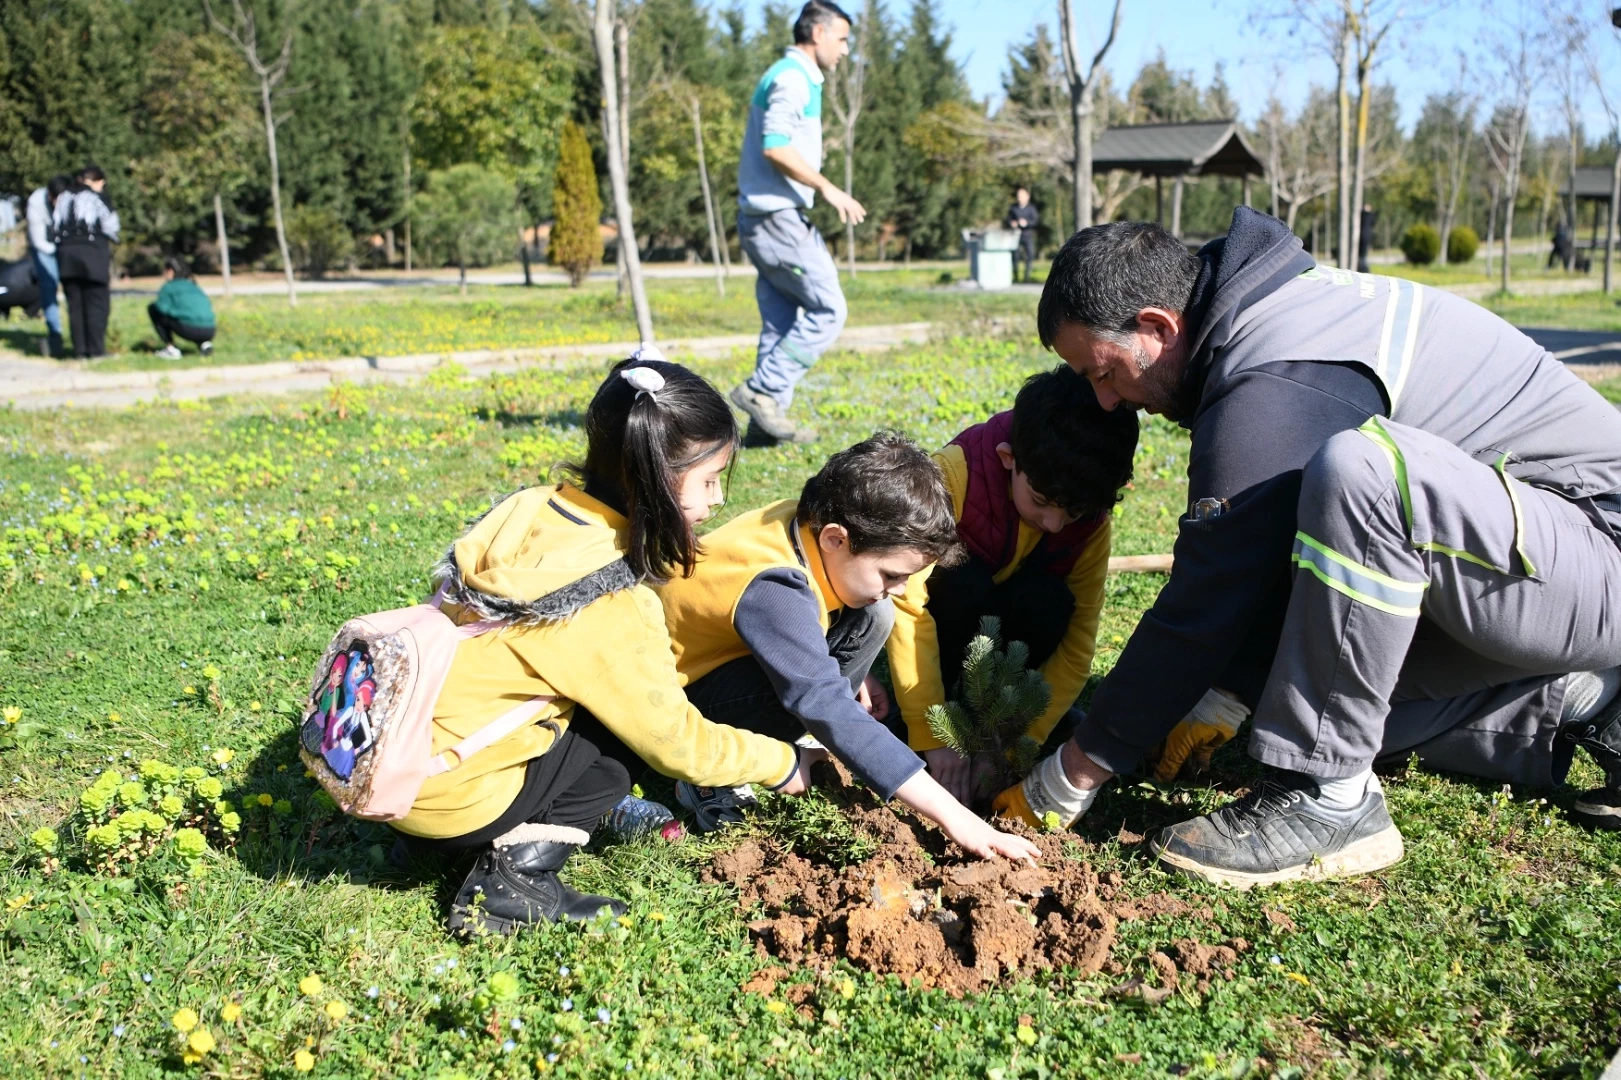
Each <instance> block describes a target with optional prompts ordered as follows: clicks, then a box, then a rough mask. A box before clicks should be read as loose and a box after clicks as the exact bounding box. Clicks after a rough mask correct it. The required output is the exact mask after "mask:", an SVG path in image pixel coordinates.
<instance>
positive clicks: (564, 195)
mask: <svg viewBox="0 0 1621 1080" xmlns="http://www.w3.org/2000/svg"><path fill="white" fill-rule="evenodd" d="M552 208H553V214H554V217H553V220H552V235H551V239H550V240H549V241H548V242H547V245H546V257H547V259H548V260H549V261H550V262H551V264H552V265H553V266H561V267H562V268H563V269H565V270H567V271H568V278H569V284H571V285H573V286H575V287H576V288H577V287H579V285H580V283H581V282H583V281H584V280H585V276H586V275H587V274H589V273H590V272H591V268H592V267H593V266H595V265H596V264H597V263H598V262H599V261H600V260H601V259H602V233H601V230H600V223H601V220H602V189H601V187H600V186H599V185H598V183H597V170H596V166H595V165H593V164H592V163H591V143H590V141H589V140H587V139H586V137H585V131H584V130H583V129H582V128H581V127H580V125H579V124H576V123H575V122H574V121H572V120H570V121H568V122H567V123H565V124H564V125H563V139H562V149H561V155H560V160H559V161H558V164H557V179H556V186H555V187H554V188H553V189H552Z"/></svg>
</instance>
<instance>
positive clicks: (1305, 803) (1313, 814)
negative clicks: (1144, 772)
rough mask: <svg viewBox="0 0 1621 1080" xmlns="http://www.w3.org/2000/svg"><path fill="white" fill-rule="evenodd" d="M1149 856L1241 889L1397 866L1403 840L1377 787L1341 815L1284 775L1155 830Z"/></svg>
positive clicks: (1305, 780)
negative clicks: (1206, 811) (1231, 800)
mask: <svg viewBox="0 0 1621 1080" xmlns="http://www.w3.org/2000/svg"><path fill="white" fill-rule="evenodd" d="M1149 850H1150V851H1152V852H1154V854H1156V855H1158V856H1159V861H1160V862H1162V863H1164V864H1165V865H1167V866H1169V867H1173V868H1175V869H1177V870H1180V871H1182V872H1183V873H1185V874H1190V875H1192V876H1193V877H1198V878H1203V879H1205V880H1206V881H1213V882H1215V883H1216V884H1218V885H1233V886H1236V887H1237V888H1240V889H1248V888H1251V887H1253V886H1255V885H1272V884H1275V883H1277V882H1280V881H1301V880H1307V881H1321V880H1323V879H1326V878H1343V877H1354V876H1355V875H1357V874H1367V873H1372V872H1373V871H1375V870H1381V869H1383V868H1385V867H1387V866H1390V865H1392V864H1394V863H1396V862H1399V861H1400V860H1401V857H1402V839H1401V833H1400V832H1398V831H1397V829H1396V825H1395V823H1394V822H1392V821H1391V820H1390V812H1389V811H1388V810H1387V809H1385V795H1384V792H1383V791H1381V790H1380V789H1379V788H1378V786H1377V784H1370V785H1369V790H1368V793H1367V794H1366V795H1365V796H1363V799H1362V801H1361V802H1360V803H1358V804H1357V805H1355V806H1353V807H1351V808H1350V809H1348V810H1341V809H1339V808H1337V807H1333V806H1329V805H1327V804H1326V803H1324V802H1323V801H1322V800H1321V799H1319V798H1318V797H1317V783H1316V781H1314V780H1312V779H1311V778H1310V777H1307V776H1299V775H1294V774H1288V773H1285V774H1282V776H1281V777H1280V778H1279V779H1267V780H1263V781H1261V783H1260V784H1259V785H1258V786H1257V787H1256V788H1255V790H1254V791H1252V792H1250V793H1249V794H1248V795H1245V796H1244V797H1243V798H1242V799H1239V800H1238V801H1236V802H1234V803H1232V804H1230V805H1228V806H1224V807H1222V808H1221V809H1220V810H1217V811H1215V812H1214V813H1210V814H1206V815H1205V816H1204V817H1197V818H1194V819H1192V820H1191V821H1184V822H1182V823H1181V824H1179V825H1172V826H1170V827H1169V828H1167V829H1163V830H1161V832H1160V834H1159V835H1158V836H1156V837H1155V838H1154V840H1153V841H1152V842H1151V843H1150V844H1149Z"/></svg>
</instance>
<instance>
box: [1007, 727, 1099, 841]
mask: <svg viewBox="0 0 1621 1080" xmlns="http://www.w3.org/2000/svg"><path fill="white" fill-rule="evenodd" d="M1113 776H1114V774H1113V773H1111V772H1109V771H1108V770H1107V769H1105V768H1103V767H1102V766H1101V765H1098V764H1097V763H1096V762H1094V761H1093V760H1092V759H1091V758H1089V757H1087V756H1086V755H1085V754H1084V753H1082V752H1081V748H1080V747H1078V746H1076V745H1075V744H1074V743H1073V742H1066V743H1065V744H1064V745H1063V748H1062V749H1060V750H1059V751H1058V753H1056V754H1054V755H1052V756H1051V757H1049V758H1046V759H1045V760H1043V761H1042V762H1040V763H1039V764H1038V765H1037V766H1036V767H1035V768H1034V769H1032V770H1031V772H1030V775H1029V776H1027V777H1025V778H1024V782H1023V783H1021V784H1014V785H1013V786H1012V787H1010V788H1008V789H1007V790H1006V791H1004V792H1002V794H1000V795H998V796H997V797H996V801H995V802H993V803H992V804H991V806H992V808H993V809H994V811H995V813H996V815H997V816H998V817H1005V818H1010V819H1013V820H1017V821H1022V822H1024V823H1025V824H1026V825H1029V826H1031V827H1033V828H1037V829H1043V828H1046V827H1047V826H1048V821H1047V815H1048V814H1053V815H1054V816H1056V818H1057V819H1058V826H1059V828H1063V829H1067V828H1069V827H1070V826H1072V825H1074V824H1075V823H1076V822H1077V821H1079V820H1080V818H1081V815H1082V814H1084V813H1086V811H1087V810H1088V809H1090V808H1091V806H1092V802H1093V800H1095V799H1096V798H1097V797H1098V791H1099V789H1101V788H1102V787H1103V785H1104V784H1105V783H1107V782H1108V781H1109V779H1110V778H1111V777H1113Z"/></svg>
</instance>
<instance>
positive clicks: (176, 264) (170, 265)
mask: <svg viewBox="0 0 1621 1080" xmlns="http://www.w3.org/2000/svg"><path fill="white" fill-rule="evenodd" d="M163 268H164V269H165V270H168V271H170V272H172V273H173V274H174V276H175V280H176V281H184V280H186V279H187V278H189V277H191V267H190V266H188V265H186V260H185V259H182V258H179V257H177V256H174V255H168V256H165V257H164V260H163Z"/></svg>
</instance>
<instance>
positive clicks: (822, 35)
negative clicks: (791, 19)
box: [811, 19, 850, 71]
mask: <svg viewBox="0 0 1621 1080" xmlns="http://www.w3.org/2000/svg"><path fill="white" fill-rule="evenodd" d="M811 54H812V55H813V56H815V57H816V66H817V67H819V68H821V69H822V70H823V71H832V70H833V69H834V68H836V67H838V66H839V61H840V60H843V59H844V58H845V57H846V56H849V55H850V24H849V23H847V22H845V21H844V20H843V19H834V20H833V21H831V22H825V23H821V24H820V25H817V26H813V27H811Z"/></svg>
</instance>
